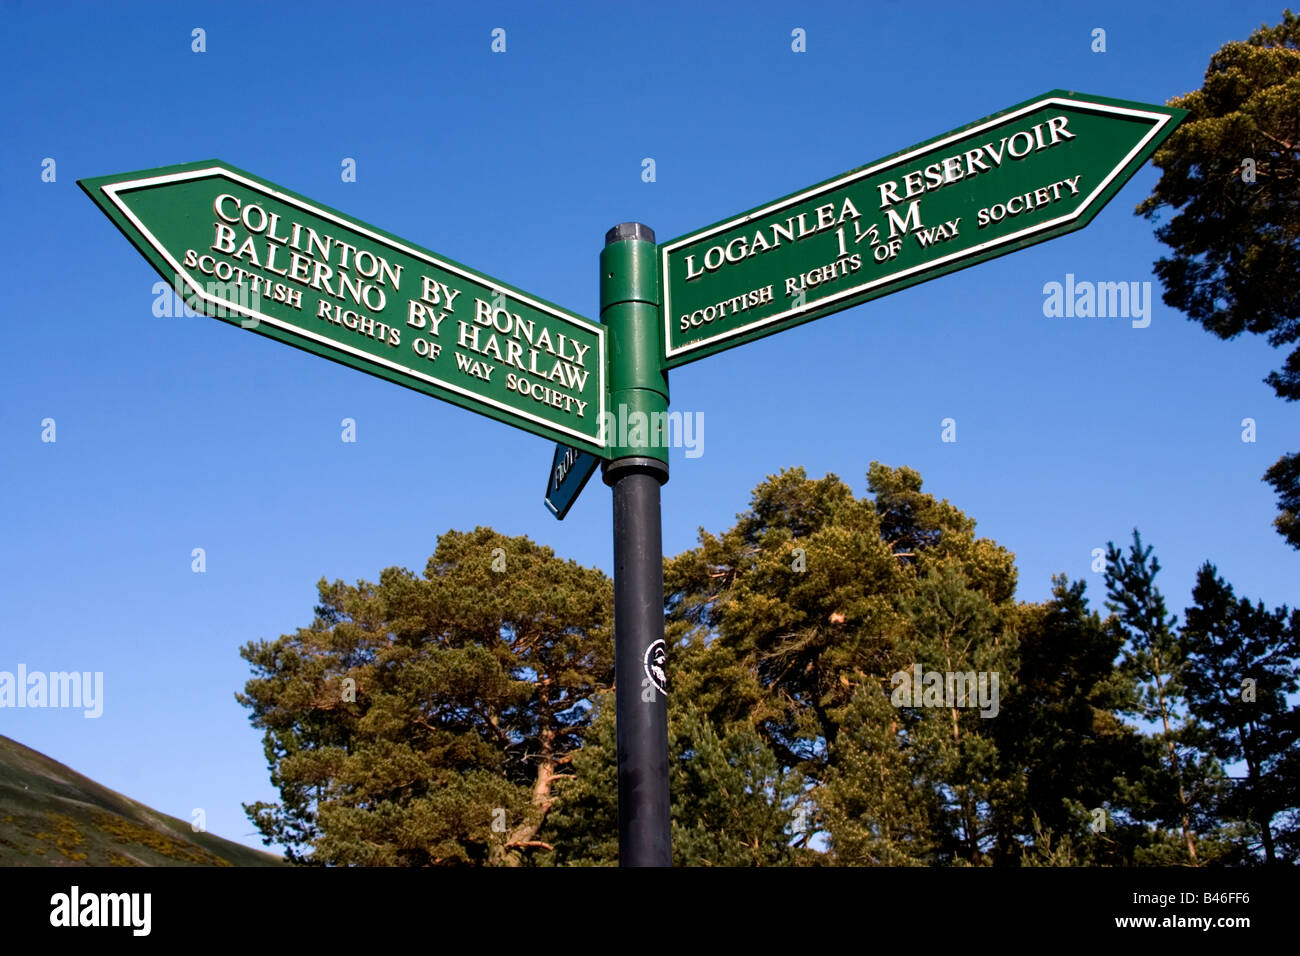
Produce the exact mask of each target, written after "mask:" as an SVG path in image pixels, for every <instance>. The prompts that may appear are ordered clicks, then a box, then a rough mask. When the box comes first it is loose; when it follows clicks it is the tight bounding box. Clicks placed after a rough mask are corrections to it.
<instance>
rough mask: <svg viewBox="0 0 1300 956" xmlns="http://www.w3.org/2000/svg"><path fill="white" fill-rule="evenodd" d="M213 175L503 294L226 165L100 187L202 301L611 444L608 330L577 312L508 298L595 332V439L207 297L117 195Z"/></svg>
mask: <svg viewBox="0 0 1300 956" xmlns="http://www.w3.org/2000/svg"><path fill="white" fill-rule="evenodd" d="M212 176H219V177H225V178H226V179H229V180H231V181H232V182H236V183H239V184H240V185H242V186H245V187H247V188H249V189H252V190H254V191H256V192H260V193H263V194H264V195H267V196H270V197H271V198H272V199H275V200H276V201H277V202H282V203H288V204H289V205H292V206H297V207H298V208H299V209H303V210H305V211H307V212H309V213H311V214H312V215H313V216H319V217H320V218H321V219H325V220H328V221H330V222H335V223H338V224H339V225H340V226H342V227H343V228H344V229H348V230H350V231H352V232H356V233H360V234H361V235H363V236H366V237H367V238H368V239H371V240H372V241H374V242H377V243H381V244H383V245H386V246H388V247H390V248H392V249H396V250H397V251H398V252H401V253H402V254H403V255H407V256H410V257H411V258H413V259H419V260H422V261H424V262H427V263H429V264H430V265H432V266H433V267H434V268H436V269H442V270H444V271H446V272H451V273H455V274H456V275H459V276H463V277H464V278H466V279H468V280H469V281H471V282H473V283H475V284H477V285H481V286H486V287H487V288H489V289H493V290H494V291H500V292H503V293H504V292H505V289H504V288H501V289H497V287H495V286H493V284H492V283H491V282H490V281H488V280H487V278H486V277H485V276H479V275H476V274H475V273H472V272H468V271H467V270H465V269H462V268H460V267H458V266H454V265H452V264H451V263H449V262H443V261H442V260H441V259H437V258H435V257H433V256H431V255H429V254H428V253H426V252H421V251H420V250H418V249H412V248H411V247H410V246H407V245H405V244H404V243H402V242H400V241H398V240H395V239H390V238H388V237H387V236H382V235H380V234H378V233H376V232H372V231H370V230H369V229H366V228H364V227H363V226H360V225H358V224H356V223H354V222H349V221H348V220H346V219H343V218H342V217H340V216H337V215H335V214H334V213H331V212H327V211H326V210H324V209H321V208H319V207H318V206H314V205H312V204H311V203H309V202H304V201H303V200H301V199H298V198H296V197H294V196H289V195H286V194H285V193H282V192H280V191H279V190H276V189H271V188H269V187H267V186H264V185H263V184H261V183H259V182H257V181H255V180H252V179H249V178H247V177H246V176H241V175H240V174H239V173H236V172H234V171H233V170H230V169H226V168H225V167H224V166H209V167H206V168H204V169H192V170H189V171H188V172H181V173H168V174H166V175H163V176H147V177H145V178H144V179H131V180H125V181H123V182H120V183H110V184H108V185H105V186H102V187H101V188H102V189H103V190H104V194H105V195H106V196H108V198H109V199H110V200H112V202H113V205H115V206H116V207H117V208H118V209H119V210H120V211H121V213H122V215H124V216H126V218H127V219H129V220H130V221H131V224H132V225H133V226H135V228H136V229H138V230H139V231H140V234H141V235H142V236H144V237H145V239H146V240H147V241H148V243H149V245H151V246H152V247H153V248H154V250H155V251H156V252H157V253H158V254H159V255H161V256H162V257H163V258H164V259H165V260H167V263H168V264H169V265H170V266H171V267H172V270H173V272H174V274H175V275H178V276H182V277H183V278H184V280H185V284H186V286H187V287H189V289H190V290H191V291H192V292H194V293H195V294H196V295H197V296H198V297H199V298H200V299H202V300H203V301H205V302H210V303H212V304H213V305H220V306H222V307H223V308H228V309H230V310H231V311H233V312H238V313H240V314H242V315H246V316H248V317H250V318H255V319H257V320H258V321H259V322H266V323H267V324H268V325H273V326H275V327H276V328H278V329H283V330H285V331H287V332H291V333H293V334H294V335H299V336H302V337H303V338H307V339H312V340H313V341H315V342H319V343H321V344H322V345H326V346H328V347H329V348H331V349H333V350H335V351H339V352H347V353H349V354H351V355H355V356H357V357H358V358H362V359H364V360H366V361H367V362H373V363H374V364H376V365H383V366H386V367H388V368H391V369H393V370H395V371H398V372H402V373H404V374H406V375H409V376H411V377H412V378H417V379H420V380H421V381H424V382H428V383H429V384H430V385H435V386H437V387H438V388H443V389H446V390H447V391H449V392H455V393H456V394H458V395H463V396H464V397H466V398H469V399H472V400H473V401H475V402H478V403H481V404H483V405H490V406H492V407H493V408H496V409H499V410H501V411H503V412H506V413H508V414H510V415H514V416H516V417H518V418H524V419H527V420H528V421H531V422H536V423H537V424H539V425H542V426H544V427H546V428H548V429H550V430H552V431H555V432H560V433H562V434H566V435H571V436H573V437H575V438H577V439H579V440H581V441H585V442H589V443H590V444H592V445H595V446H596V447H598V448H606V447H608V446H609V443H608V442H607V441H606V440H605V435H604V426H605V328H604V326H601V325H597V324H595V323H594V322H587V321H585V320H581V319H579V318H577V317H576V316H571V315H567V314H565V313H563V312H560V311H558V310H556V309H554V308H552V307H551V306H548V305H545V304H544V303H541V302H538V301H537V300H536V299H533V298H531V297H529V296H527V295H525V294H523V293H517V292H512V293H510V296H509V297H510V298H512V299H516V300H518V301H520V302H523V303H525V304H527V305H529V306H531V307H532V308H534V309H537V310H538V311H539V312H545V313H546V314H547V315H551V316H554V317H555V318H557V319H559V320H560V321H561V322H567V323H569V324H570V325H572V326H574V327H576V328H580V329H582V330H583V331H584V332H589V333H591V334H593V335H595V336H596V339H597V343H598V345H597V348H598V349H599V351H600V355H599V360H600V361H599V365H600V374H599V376H598V383H597V386H598V390H599V393H600V410H599V414H598V415H597V417H596V422H597V426H596V427H597V435H596V437H595V438H592V437H591V436H590V435H588V434H586V433H584V432H581V431H578V430H577V429H574V428H568V427H566V426H564V425H557V424H555V423H554V422H551V421H548V420H547V419H545V418H542V417H540V416H538V415H534V414H532V413H530V412H526V411H522V410H520V409H517V408H514V407H513V406H510V405H506V404H505V403H503V402H499V401H497V400H496V399H493V398H488V397H487V396H484V395H479V394H478V393H477V392H473V391H470V390H469V389H466V388H464V387H463V386H460V385H456V384H454V383H452V382H449V381H446V380H444V379H441V378H437V377H435V376H432V375H429V374H427V373H424V372H421V371H419V370H417V369H413V368H410V367H408V366H406V365H403V364H401V363H400V362H394V361H392V360H391V359H386V358H382V357H380V356H376V355H372V354H371V353H369V352H365V351H363V350H361V349H359V348H356V347H355V346H351V345H347V344H344V343H342V342H338V341H336V340H335V339H332V338H329V337H328V336H324V335H321V334H319V333H317V332H313V331H311V330H310V329H306V328H303V327H301V326H297V325H294V324H292V323H289V322H285V321H283V320H281V319H277V318H274V317H272V316H269V315H265V314H263V313H261V312H257V311H255V310H253V309H249V308H246V307H244V306H242V305H239V304H238V303H232V302H227V301H225V300H224V299H221V298H219V297H217V296H214V295H209V294H208V293H207V292H206V291H205V290H204V289H202V288H200V287H199V285H198V283H197V281H196V280H194V279H193V278H191V276H190V275H189V273H188V272H187V271H186V270H185V269H183V268H181V264H180V263H179V262H177V261H176V260H175V259H174V258H173V257H172V254H171V253H170V252H168V251H167V250H166V249H165V248H164V247H163V245H162V243H161V242H159V241H158V239H157V238H156V237H155V236H154V235H153V233H151V232H150V231H149V230H148V228H147V227H146V226H145V224H144V223H143V222H141V221H140V219H139V218H138V217H137V216H136V215H135V213H133V212H132V211H131V210H130V209H129V208H128V207H127V205H126V203H124V202H123V201H122V199H121V198H120V197H119V196H118V195H117V194H118V193H119V192H126V191H130V190H134V189H144V188H147V187H149V186H161V185H165V184H167V183H175V182H183V181H185V180H189V179H204V178H208V177H212ZM504 424H509V422H506V423H504Z"/></svg>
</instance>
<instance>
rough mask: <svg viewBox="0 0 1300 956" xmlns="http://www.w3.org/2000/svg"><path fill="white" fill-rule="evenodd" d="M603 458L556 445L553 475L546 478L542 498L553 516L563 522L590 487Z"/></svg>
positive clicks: (552, 462)
mask: <svg viewBox="0 0 1300 956" xmlns="http://www.w3.org/2000/svg"><path fill="white" fill-rule="evenodd" d="M599 464H600V459H599V458H597V457H596V456H595V455H588V454H587V453H586V452H585V451H582V450H581V449H578V448H574V447H573V446H571V445H556V446H555V457H554V458H553V459H552V461H551V473H550V474H549V475H548V476H547V478H546V497H545V498H544V499H542V501H543V503H544V504H545V505H546V507H547V509H548V510H549V511H550V512H551V514H553V515H555V517H556V518H558V519H559V520H560V521H563V520H564V516H565V515H567V514H568V513H569V509H570V508H572V507H573V503H574V502H575V501H577V500H578V495H580V494H582V489H583V488H585V487H586V486H587V481H588V479H590V478H591V476H592V474H593V473H594V472H595V471H596V466H597V465H599Z"/></svg>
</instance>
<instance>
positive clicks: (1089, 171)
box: [659, 90, 1185, 368]
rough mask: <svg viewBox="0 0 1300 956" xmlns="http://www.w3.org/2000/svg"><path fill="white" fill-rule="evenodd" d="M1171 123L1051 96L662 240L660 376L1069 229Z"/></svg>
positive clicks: (1175, 116)
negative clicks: (662, 371)
mask: <svg viewBox="0 0 1300 956" xmlns="http://www.w3.org/2000/svg"><path fill="white" fill-rule="evenodd" d="M1183 115H1185V114H1184V111H1183V110H1179V109H1174V108H1171V107H1165V106H1150V105H1147V104H1144V103H1131V102H1128V101H1125V100H1114V99H1108V98H1105V97H1100V96H1080V95H1078V94H1075V93H1069V92H1065V91H1063V90H1056V91H1054V92H1051V93H1046V94H1044V95H1042V96H1039V97H1036V98H1034V99H1032V100H1028V101H1026V102H1024V103H1021V104H1019V105H1018V106H1013V107H1011V108H1010V109H1008V110H1004V111H1002V112H1001V113H997V114H995V115H993V116H990V117H987V118H985V119H982V120H978V121H976V122H975V123H972V124H970V125H968V126H965V127H963V128H961V129H959V130H954V131H953V132H951V133H945V134H944V135H942V136H939V137H936V138H935V139H932V140H930V141H928V142H926V143H922V144H921V145H919V146H914V147H912V148H910V149H906V150H903V151H902V152H901V153H895V154H894V155H893V156H890V157H887V158H885V159H882V160H880V161H878V162H875V163H872V164H871V165H869V166H863V167H861V168H859V169H855V170H852V171H851V172H848V173H845V174H844V175H842V176H837V177H836V178H834V179H831V180H828V181H826V182H824V183H820V184H819V185H816V186H813V187H811V188H809V189H804V190H801V191H799V192H797V193H794V194H792V195H790V196H786V197H785V198H783V199H778V200H777V201H776V202H773V203H769V204H767V205H765V206H761V207H759V208H757V209H753V210H751V211H749V212H746V213H741V214H740V215H738V216H733V217H732V218H730V219H727V220H724V221H723V222H719V223H716V224H714V225H712V226H708V227H707V228H704V229H700V230H697V231H695V232H692V233H688V234H687V235H685V236H682V237H680V238H678V239H674V240H672V241H671V242H666V243H663V244H662V245H661V246H660V247H659V260H660V272H661V282H662V285H663V290H664V291H663V296H664V303H663V326H664V336H663V341H664V353H663V357H664V361H665V367H668V368H672V367H674V366H678V365H683V364H685V363H687V362H692V361H694V360H695V359H698V358H703V357H704V356H706V355H711V354H713V353H714V352H718V351H721V350H722V349H728V348H731V347H732V346H735V345H740V344H741V343H744V342H749V341H752V340H753V339H756V338H760V337H761V336H764V335H770V334H772V333H773V332H778V331H780V330H781V329H786V328H789V327H790V326H792V325H798V324H800V323H802V322H808V321H810V320H812V319H816V318H820V317H821V316H824V315H829V314H830V313H832V312H837V311H839V310H840V309H846V308H848V307H850V306H853V305H856V304H858V303H859V302H865V301H866V300H868V299H873V298H877V297H879V296H882V295H887V294H888V293H890V292H896V291H897V290H899V289H902V288H905V287H907V286H909V285H915V284H916V283H918V282H924V281H925V280H927V279H933V278H935V277H936V276H939V275H943V274H945V273H948V272H953V271H955V270H957V269H964V268H965V267H967V266H970V265H974V264H975V263H977V262H983V261H984V260H986V259H991V258H993V257H994V256H1000V255H1004V254H1006V253H1008V252H1013V251H1015V250H1017V249H1023V248H1025V247H1026V246H1029V245H1033V244H1034V243H1038V242H1043V241H1044V240H1046V239H1051V238H1054V237H1056V236H1060V235H1063V234H1065V233H1067V232H1071V231H1073V230H1075V229H1080V228H1082V227H1083V226H1086V225H1087V224H1088V223H1089V222H1090V221H1091V220H1092V218H1093V217H1094V216H1095V215H1097V212H1098V211H1099V210H1100V209H1101V207H1102V206H1104V205H1105V204H1106V202H1107V201H1108V200H1110V198H1111V197H1112V196H1114V195H1115V193H1116V192H1118V191H1119V189H1120V188H1121V187H1122V186H1123V185H1124V183H1125V182H1127V181H1128V179H1129V177H1131V176H1132V175H1133V173H1135V172H1136V171H1137V170H1138V168H1139V167H1140V166H1141V165H1142V164H1143V163H1144V162H1146V160H1147V158H1148V157H1149V156H1150V155H1151V153H1152V152H1154V151H1155V149H1156V147H1158V146H1159V145H1160V144H1161V143H1162V142H1163V141H1164V140H1165V138H1166V137H1167V136H1168V135H1169V134H1170V133H1171V132H1173V129H1174V127H1175V126H1176V125H1177V123H1178V121H1179V120H1180V119H1181V118H1182V117H1183Z"/></svg>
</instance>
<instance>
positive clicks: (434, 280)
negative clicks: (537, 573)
mask: <svg viewBox="0 0 1300 956" xmlns="http://www.w3.org/2000/svg"><path fill="white" fill-rule="evenodd" d="M79 185H80V186H81V187H82V189H84V190H85V191H86V193H87V194H88V195H89V196H90V197H91V198H92V199H93V200H94V201H95V202H96V203H97V204H98V205H99V207H100V208H101V209H102V210H103V211H104V212H105V213H106V214H107V215H108V217H109V218H110V219H111V220H112V221H113V222H114V224H116V225H117V227H118V228H119V229H120V230H121V231H122V233H123V234H124V235H126V237H127V238H128V239H130V240H131V242H132V243H133V244H134V245H135V246H136V248H137V249H139V251H140V252H141V253H143V254H144V256H145V258H146V259H148V260H149V262H150V263H152V265H153V266H154V268H155V269H157V270H158V272H159V273H160V274H161V275H162V276H163V278H164V279H166V280H167V281H168V282H170V283H172V284H173V286H174V287H175V288H176V290H177V292H179V293H181V294H182V295H184V296H185V298H186V301H187V303H188V304H189V305H190V306H191V307H193V308H194V309H195V310H196V311H201V312H204V313H206V314H208V315H212V316H214V317H217V318H221V319H224V320H225V321H228V322H230V323H232V324H235V325H239V326H241V327H243V328H246V329H249V330H251V331H254V332H257V333H258V334H260V335H265V336H268V337H270V338H273V339H276V340H278V341H281V342H285V343H287V344H289V345H293V346H295V347H297V348H300V349H305V350H306V351H308V352H312V353H314V354H316V355H320V356H322V357H324V358H328V359H331V360H333V361H335V362H340V363H342V364H343V365H347V366H348V367H350V368H354V369H358V370H360V371H363V372H368V373H369V374H371V375H376V376H379V377H380V378H384V379H387V380H388V381H390V382H395V383H397V384H399V385H404V386H406V387H407V388H412V389H415V390H416V391H419V392H423V393H424V394H426V395H431V396H433V397H435V398H441V399H444V400H445V401H448V402H452V403H453V404H456V405H459V406H461V407H462V408H467V409H470V410H471V411H476V412H479V413H480V414H483V415H487V416H488V417H490V418H495V419H496V420H498V421H501V422H505V423H507V424H510V425H514V426H515V427H517V428H522V429H524V430H526V431H529V432H532V433H534V434H536V435H541V436H543V437H545V438H550V439H553V440H555V441H558V442H563V443H565V444H569V445H572V446H574V447H577V448H579V449H581V450H583V451H586V452H589V453H591V454H594V455H598V456H599V455H602V454H603V452H604V450H605V449H606V448H607V443H606V441H605V438H604V435H603V432H602V425H603V423H604V411H605V405H606V391H607V383H606V381H605V369H606V364H607V363H606V337H605V330H604V328H603V327H602V326H600V325H599V324H597V323H594V322H591V321H589V320H588V319H584V318H583V317H582V316H579V315H577V314H575V313H573V312H569V311H567V310H565V309H561V308H560V307H559V306H556V305H553V304H551V303H549V302H545V301H543V300H541V299H538V298H537V297H535V296H531V295H529V294H527V293H525V292H523V291H521V290H519V289H516V288H514V287H513V286H510V285H507V284H506V283H504V282H501V281H499V280H497V279H493V278H491V277H489V276H486V275H483V274H482V273H479V272H475V271H474V270H472V269H469V268H467V267H465V266H463V265H461V264H460V263H458V262H455V261H453V260H451V259H447V258H446V257H444V256H440V255H437V254H436V253H433V252H430V251H429V250H427V249H423V248H421V247H420V246H417V245H415V244H413V243H411V242H408V241H406V240H403V239H399V238H397V237H396V236H393V235H390V234H389V233H386V232H384V231H383V230H381V229H377V228H376V227H374V226H371V225H368V224H366V223H364V222H360V221H358V220H356V219H353V218H351V217H349V216H345V215H344V214H342V213H340V212H338V211H336V210H333V209H330V208H329V207H327V206H322V205H320V204H319V203H316V202H313V201H311V200H309V199H306V198H305V197H302V196H299V195H297V194H296V193H293V192H290V191H289V190H286V189H284V188H283V187H280V186H277V185H275V184H274V183H270V182H267V181H265V180H263V179H259V178H258V177H256V176H253V175H252V174H250V173H247V172H245V171H243V170H240V169H237V168H235V167H233V166H230V165H228V164H226V163H223V162H221V161H219V160H208V161H205V162H198V163H186V164H183V165H179V166H165V167H160V168H157V169H147V170H142V171H140V172H135V173H123V174H121V175H117V176H102V177H97V178H93V179H83V180H81V181H80V182H79Z"/></svg>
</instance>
